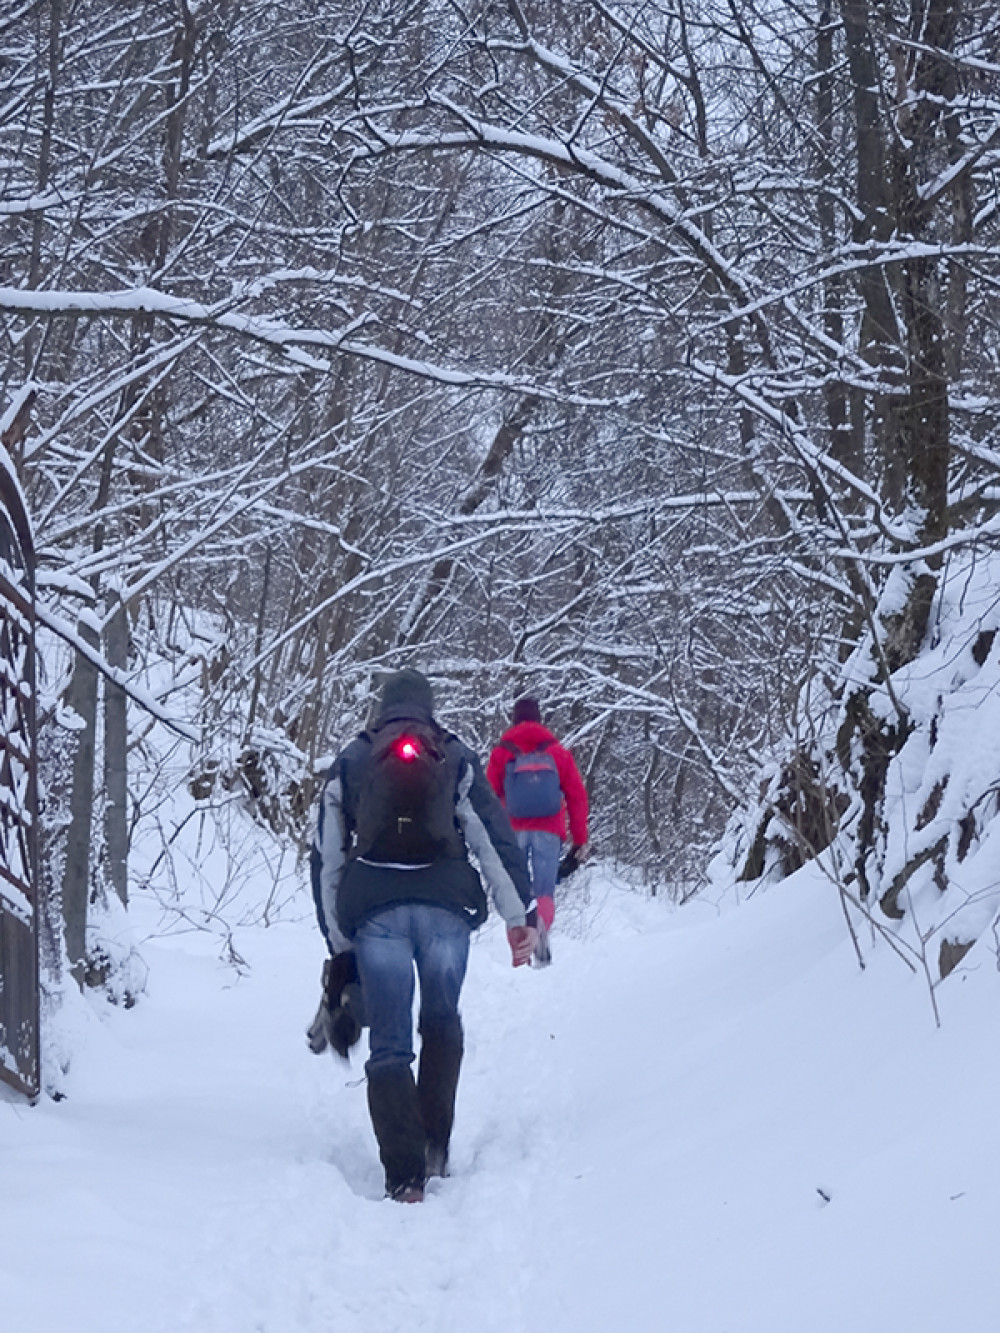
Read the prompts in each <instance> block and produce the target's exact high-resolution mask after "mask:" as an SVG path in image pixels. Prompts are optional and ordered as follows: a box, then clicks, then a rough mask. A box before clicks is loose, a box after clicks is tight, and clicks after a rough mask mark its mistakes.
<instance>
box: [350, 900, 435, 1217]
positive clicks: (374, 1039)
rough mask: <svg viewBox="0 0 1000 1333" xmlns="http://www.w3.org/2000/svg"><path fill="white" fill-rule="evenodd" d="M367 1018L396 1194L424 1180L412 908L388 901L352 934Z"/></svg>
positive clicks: (378, 1110) (372, 1076) (374, 1090)
mask: <svg viewBox="0 0 1000 1333" xmlns="http://www.w3.org/2000/svg"><path fill="white" fill-rule="evenodd" d="M354 948H355V952H356V955H357V960H358V972H359V973H360V976H361V989H362V994H363V996H364V1001H365V1008H366V1011H367V1017H368V1024H369V1044H370V1047H371V1054H370V1057H369V1059H368V1062H367V1064H366V1065H365V1072H366V1073H367V1075H368V1108H369V1110H370V1112H371V1117H372V1128H373V1129H374V1130H375V1137H376V1139H377V1140H378V1146H379V1156H380V1158H381V1160H382V1165H383V1166H384V1167H385V1184H386V1192H387V1193H388V1194H391V1195H393V1196H394V1197H396V1196H398V1195H400V1194H401V1193H404V1192H405V1191H407V1190H408V1189H409V1190H419V1189H420V1188H421V1187H422V1186H423V1183H424V1176H425V1164H424V1127H423V1122H422V1120H421V1117H420V1106H419V1103H418V1100H417V1089H416V1085H415V1084H414V1081H413V1074H412V1071H411V1069H410V1065H411V1063H412V1061H413V991H414V983H413V962H414V952H415V946H414V940H413V923H412V918H411V909H410V908H409V907H406V906H402V907H390V908H387V909H386V910H385V911H383V912H379V913H377V914H376V915H375V916H373V917H370V918H369V919H368V920H367V921H364V922H362V924H361V925H360V926H359V927H358V931H357V934H356V936H355V940H354Z"/></svg>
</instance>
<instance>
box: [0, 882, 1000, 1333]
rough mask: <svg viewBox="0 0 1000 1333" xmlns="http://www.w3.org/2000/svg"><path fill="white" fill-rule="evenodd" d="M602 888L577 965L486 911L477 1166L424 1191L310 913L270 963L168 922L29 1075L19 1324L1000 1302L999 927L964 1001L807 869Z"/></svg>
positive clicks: (421, 1325) (474, 1144)
mask: <svg viewBox="0 0 1000 1333" xmlns="http://www.w3.org/2000/svg"><path fill="white" fill-rule="evenodd" d="M591 893H592V901H591V903H590V906H589V908H588V909H587V911H586V912H584V913H581V914H579V915H578V916H577V917H576V926H577V930H576V933H575V934H573V935H567V934H566V933H564V934H563V935H562V936H559V935H557V936H556V946H557V959H556V964H555V965H554V966H553V967H552V968H551V969H549V970H548V971H545V972H528V971H527V970H524V969H522V970H520V971H518V972H514V971H513V970H512V969H511V968H510V966H509V962H508V957H507V952H506V947H505V944H504V942H503V938H502V935H501V932H500V931H499V929H497V928H496V927H493V926H491V927H488V928H487V929H486V931H484V932H483V933H482V934H481V935H480V937H478V938H477V941H476V943H475V946H474V948H473V957H472V964H471V967H470V974H469V980H468V983H467V986H466V990H465V994H464V999H465V1003H464V1013H465V1019H466V1029H467V1058H466V1064H465V1069H464V1072H463V1082H462V1085H461V1088H460V1093H459V1099H460V1100H459V1120H458V1124H457V1127H456V1136H455V1142H454V1148H453V1165H454V1170H455V1174H454V1176H453V1177H452V1178H451V1179H450V1180H448V1181H443V1182H435V1183H434V1184H433V1185H432V1187H431V1191H430V1194H429V1197H428V1199H427V1201H426V1203H425V1204H424V1205H423V1206H421V1207H408V1208H404V1207H400V1206H399V1205H394V1204H392V1203H389V1202H386V1201H384V1200H383V1199H382V1197H381V1193H382V1191H381V1172H380V1168H379V1165H378V1161H377V1157H376V1153H375V1148H374V1143H373V1140H372V1137H371V1131H370V1128H369V1125H368V1119H367V1113H366V1106H365V1093H364V1087H363V1085H362V1084H361V1083H360V1082H359V1080H360V1077H361V1068H360V1065H361V1061H360V1059H359V1058H358V1057H355V1060H354V1065H353V1068H352V1069H351V1070H347V1069H346V1067H345V1066H343V1065H341V1064H339V1063H338V1062H335V1061H334V1060H333V1059H327V1058H326V1057H323V1058H316V1057H313V1056H311V1055H309V1053H308V1052H307V1050H306V1049H305V1045H304V1041H303V1028H304V1026H305V1024H306V1022H307V1021H308V1019H309V1017H310V1014H311V1011H312V1008H313V1005H314V1000H315V991H316V985H317V975H318V969H319V962H320V959H321V952H320V948H319V942H318V938H317V936H316V933H315V931H314V929H313V928H312V926H311V925H310V924H309V923H308V922H307V921H303V922H301V923H299V924H295V923H285V924H281V925H278V926H274V927H272V928H270V929H268V930H256V931H247V932H244V933H243V934H241V935H240V936H239V937H238V940H237V943H238V947H239V948H240V950H241V951H242V952H243V953H244V955H245V957H246V958H247V960H248V962H249V964H250V970H249V973H248V975H246V976H243V977H238V976H237V974H236V973H235V972H234V971H233V969H232V968H230V967H227V966H225V965H223V964H222V963H220V962H219V961H218V959H217V957H216V956H215V952H214V950H213V948H211V947H209V945H210V941H209V939H208V937H207V936H200V935H191V936H184V937H179V938H174V939H170V940H164V939H160V940H150V941H147V943H146V944H145V945H144V946H143V956H144V957H145V959H146V961H147V962H148V964H149V966H150V978H149V986H148V995H147V997H146V998H144V999H143V1001H142V1003H141V1004H139V1005H138V1006H137V1007H136V1008H135V1009H133V1010H131V1011H129V1012H116V1011H112V1012H110V1013H106V1014H105V1016H104V1017H103V1018H102V1019H101V1020H100V1021H98V1020H96V1019H92V1018H88V1020H87V1021H86V1022H82V1023H80V1027H81V1043H80V1049H79V1050H78V1053H77V1056H76V1059H75V1062H74V1065H73V1068H72V1071H71V1074H70V1077H69V1080H68V1084H67V1090H68V1093H69V1096H68V1098H67V1100H66V1101H64V1102H61V1103H58V1104H56V1103H53V1102H51V1101H46V1102H44V1103H43V1104H41V1105H39V1106H38V1107H36V1108H34V1109H26V1108H24V1107H18V1106H15V1105H12V1104H8V1103H0V1180H2V1182H3V1190H2V1199H3V1206H2V1208H0V1328H3V1329H4V1330H7V1329H10V1330H15V1329H18V1330H20V1329H28V1328H30V1329H32V1330H33V1331H34V1333H69V1331H70V1330H73V1333H159V1330H167V1329H170V1330H197V1331H198V1333H320V1330H322V1333H396V1330H399V1333H402V1331H403V1330H407V1331H409V1330H415V1329H426V1330H429V1331H433V1333H478V1331H479V1330H483V1331H484V1333H485V1331H486V1330H495V1331H496V1333H570V1331H571V1330H572V1333H589V1331H591V1330H593V1333H597V1331H598V1330H600V1331H601V1333H605V1331H607V1330H615V1331H617V1333H654V1331H656V1333H658V1331H659V1330H675V1331H676V1333H846V1331H847V1330H850V1333H893V1331H894V1330H897V1329H898V1330H906V1333H924V1331H925V1330H926V1333H931V1331H932V1330H933V1331H934V1333H938V1330H940V1329H941V1328H943V1327H956V1328H960V1329H962V1330H963V1333H995V1330H996V1328H997V1327H998V1317H997V1314H996V1299H995V1292H994V1291H993V1285H994V1273H995V1267H996V1245H997V1237H998V1234H1000V1226H998V1223H1000V1163H998V1154H997V1152H996V1146H995V1134H994V1127H995V1125H996V1124H997V1123H1000V1065H998V1061H997V1050H998V1040H997V1039H998V1028H1000V975H998V972H997V967H996V958H995V955H994V954H993V953H991V952H990V950H989V948H988V947H986V946H985V945H984V944H981V945H980V946H979V947H978V948H977V950H976V951H974V953H973V954H972V955H970V957H969V959H968V960H967V965H968V966H967V969H966V970H965V971H964V973H963V975H962V976H956V977H955V978H953V979H952V980H951V982H950V983H949V986H948V987H947V988H946V989H945V991H944V992H943V994H942V1000H943V1007H944V1017H945V1023H944V1027H943V1029H942V1030H941V1031H936V1030H935V1029H934V1027H933V1024H932V1022H931V1018H930V1008H929V1004H928V1000H927V996H926V994H925V993H923V992H922V989H921V982H920V981H919V980H918V979H916V978H911V977H910V976H909V974H907V973H906V972H905V970H904V969H903V968H902V965H901V964H900V963H899V962H898V961H897V960H896V959H894V958H893V957H892V956H891V955H890V954H889V953H888V951H887V950H884V949H883V950H882V951H881V953H879V954H876V955H875V957H874V958H873V959H872V961H871V966H869V968H868V969H867V971H866V972H864V973H863V974H862V973H860V972H859V971H858V969H857V966H856V963H855V962H854V958H853V952H852V950H851V947H850V944H849V942H848V941H847V939H846V934H845V931H844V925H843V919H842V917H841V916H840V912H839V907H838V906H837V903H836V900H835V898H834V896H833V894H832V891H831V890H830V889H829V888H828V887H827V886H825V885H824V884H822V883H821V882H814V881H813V880H811V879H810V878H809V876H808V875H799V876H797V877H796V878H795V879H794V880H792V881H789V882H786V883H785V884H784V885H782V886H780V887H779V888H777V889H774V890H772V891H771V892H769V893H768V894H766V895H760V896H758V897H757V898H755V899H753V900H752V901H751V902H750V903H748V904H746V905H744V906H743V907H741V908H739V909H737V910H730V911H727V912H725V913H722V914H719V913H717V912H716V910H715V909H714V908H712V907H711V906H709V905H707V904H705V903H698V902H695V903H694V904H691V905H689V906H688V907H686V908H684V909H682V910H680V911H675V910H672V909H670V908H668V907H666V906H664V905H661V904H660V903H659V902H656V901H653V902H649V901H644V900H642V899H640V898H638V897H636V896H634V895H630V894H628V893H626V892H624V891H623V890H621V889H614V888H612V887H611V886H610V885H608V884H605V883H602V882H601V881H600V880H599V879H597V878H595V879H594V880H592V888H591ZM139 914H140V918H141V907H140V909H139ZM565 920H566V922H567V923H568V924H569V925H572V924H573V916H572V913H567V914H566V916H565ZM80 1003H81V1014H82V1012H83V1011H82V1004H83V1002H82V1001H81V1002H80ZM821 1190H822V1191H823V1192H824V1193H825V1194H826V1195H828V1196H829V1199H830V1202H828V1203H827V1202H824V1199H823V1197H822V1196H821V1194H820V1192H819V1191H821Z"/></svg>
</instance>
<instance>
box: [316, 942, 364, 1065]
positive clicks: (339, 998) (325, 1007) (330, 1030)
mask: <svg viewBox="0 0 1000 1333" xmlns="http://www.w3.org/2000/svg"><path fill="white" fill-rule="evenodd" d="M364 1022H365V1016H364V1007H363V1004H362V996H361V986H360V983H359V979H358V967H357V962H356V960H355V957H354V953H353V951H352V950H345V951H344V952H343V953H338V954H336V955H334V957H333V958H328V959H327V960H326V962H325V963H324V964H323V998H322V999H321V1000H320V1002H319V1008H318V1009H317V1010H316V1017H315V1018H314V1019H313V1021H312V1023H311V1024H310V1025H309V1030H308V1031H307V1032H306V1041H307V1042H308V1043H309V1049H310V1050H311V1051H312V1053H313V1054H314V1055H321V1054H322V1053H323V1052H324V1051H325V1050H326V1048H327V1047H328V1046H332V1047H333V1049H334V1050H335V1051H336V1052H337V1054H338V1055H339V1056H340V1058H341V1059H342V1060H347V1059H348V1058H349V1052H350V1049H351V1047H352V1046H353V1045H354V1044H355V1043H356V1042H357V1041H358V1040H359V1039H360V1037H361V1029H362V1027H363V1026H364Z"/></svg>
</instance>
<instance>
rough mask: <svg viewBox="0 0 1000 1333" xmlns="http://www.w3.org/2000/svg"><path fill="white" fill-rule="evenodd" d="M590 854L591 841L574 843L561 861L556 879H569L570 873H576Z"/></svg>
mask: <svg viewBox="0 0 1000 1333" xmlns="http://www.w3.org/2000/svg"><path fill="white" fill-rule="evenodd" d="M589 855H590V844H589V843H586V842H574V843H572V844H571V846H570V849H569V851H568V852H567V853H566V855H565V856H564V857H563V859H562V860H561V861H560V862H559V873H558V874H557V875H556V879H557V880H563V879H569V877H570V875H575V874H576V872H577V871H578V870H579V869H580V867H581V866H582V865H583V863H584V861H586V859H587V857H588V856H589Z"/></svg>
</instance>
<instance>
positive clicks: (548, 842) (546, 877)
mask: <svg viewBox="0 0 1000 1333" xmlns="http://www.w3.org/2000/svg"><path fill="white" fill-rule="evenodd" d="M517 841H518V843H519V845H520V846H521V847H523V848H524V854H525V856H526V857H527V860H528V877H529V878H530V880H531V887H532V889H534V891H535V897H536V898H551V897H553V895H554V894H555V891H556V876H557V875H558V874H559V853H560V852H561V851H562V842H561V840H560V838H559V835H558V834H557V833H546V832H545V830H544V829H537V828H526V829H519V830H518V831H517Z"/></svg>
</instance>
